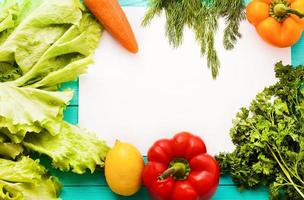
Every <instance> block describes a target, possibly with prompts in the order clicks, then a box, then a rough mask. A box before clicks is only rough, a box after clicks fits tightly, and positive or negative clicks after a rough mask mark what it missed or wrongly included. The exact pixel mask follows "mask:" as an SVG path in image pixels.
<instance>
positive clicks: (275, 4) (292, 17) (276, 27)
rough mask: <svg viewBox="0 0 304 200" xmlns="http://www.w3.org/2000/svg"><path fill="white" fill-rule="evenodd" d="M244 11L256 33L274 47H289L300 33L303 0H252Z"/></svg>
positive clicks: (303, 9)
mask: <svg viewBox="0 0 304 200" xmlns="http://www.w3.org/2000/svg"><path fill="white" fill-rule="evenodd" d="M246 13H247V18H248V21H249V22H250V23H251V24H253V25H254V26H255V27H256V30H257V32H258V34H259V35H260V36H261V37H262V38H263V39H264V40H265V41H266V42H268V43H269V44H272V45H274V46H276V47H290V46H292V45H294V44H295V43H296V42H297V41H298V40H299V39H300V37H301V35H302V31H303V29H304V19H302V18H303V17H304V1H303V0H292V1H291V0H289V1H288V0H272V1H260V0H253V1H251V2H250V3H249V5H248V6H247V9H246Z"/></svg>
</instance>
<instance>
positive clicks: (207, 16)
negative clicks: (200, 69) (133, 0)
mask: <svg viewBox="0 0 304 200" xmlns="http://www.w3.org/2000/svg"><path fill="white" fill-rule="evenodd" d="M244 10H245V3H244V1H243V0H233V1H232V0H214V1H207V0H204V1H201V0H193V1H186V0H185V1H177V0H172V1H169V0H151V1H150V7H149V9H148V11H147V13H146V16H145V17H144V19H143V22H142V24H143V25H144V26H147V25H148V24H149V23H150V22H151V21H152V19H153V18H154V17H155V16H156V15H160V14H161V13H162V11H164V12H165V15H166V18H167V24H166V36H167V37H168V39H169V43H170V44H171V45H172V46H173V47H175V48H177V47H179V46H180V45H181V44H182V42H183V31H184V28H185V27H189V28H190V29H191V30H193V32H194V33H195V37H196V40H197V42H198V43H199V45H200V49H201V54H202V55H207V60H208V62H207V63H208V67H209V68H210V69H211V72H212V77H213V78H216V77H217V75H218V71H219V68H220V61H219V58H218V55H217V52H216V50H215V44H214V43H215V39H214V36H215V33H216V31H217V28H218V20H219V18H224V19H225V22H226V28H225V30H224V40H223V45H224V47H225V49H227V50H229V49H233V47H234V45H235V44H236V42H237V40H238V38H240V37H241V34H240V33H239V25H240V22H241V21H242V20H244V19H245V12H244Z"/></svg>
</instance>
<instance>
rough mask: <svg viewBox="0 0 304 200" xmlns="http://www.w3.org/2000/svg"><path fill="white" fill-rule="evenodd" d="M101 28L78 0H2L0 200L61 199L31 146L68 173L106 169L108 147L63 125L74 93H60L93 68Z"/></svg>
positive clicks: (55, 183)
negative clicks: (71, 82) (34, 158)
mask: <svg viewBox="0 0 304 200" xmlns="http://www.w3.org/2000/svg"><path fill="white" fill-rule="evenodd" d="M101 31H102V28H101V26H100V25H99V24H98V23H97V21H96V20H95V19H94V18H93V17H92V15H91V14H90V13H89V12H88V11H87V10H86V9H85V7H84V6H83V4H82V3H80V1H79V0H35V1H32V0H20V1H17V0H4V1H3V2H2V3H1V4H0V168H1V172H0V199H4V200H57V199H58V198H57V197H58V192H59V190H60V187H59V184H58V180H57V179H56V178H54V177H51V176H50V175H49V174H48V173H47V170H46V169H45V168H44V167H43V166H42V165H40V164H39V161H34V160H32V159H31V158H29V157H28V154H29V153H31V151H35V152H38V153H41V154H45V155H47V156H49V157H50V158H51V159H52V163H53V166H54V167H56V168H59V169H60V170H64V171H73V172H75V173H79V174H82V173H85V171H86V170H87V169H89V170H90V171H91V172H93V171H94V170H95V168H96V167H97V166H100V167H103V165H104V159H105V156H106V153H107V151H108V149H109V148H108V147H107V145H106V144H105V143H104V142H103V141H100V140H98V139H97V138H96V137H95V135H94V134H92V133H88V132H87V131H86V130H83V129H80V128H78V127H76V126H73V125H70V124H68V123H66V122H64V120H63V110H64V109H65V108H66V106H67V105H68V104H69V101H70V100H71V98H72V96H73V92H72V91H57V89H58V88H59V86H60V84H61V83H63V82H67V81H70V80H75V79H76V78H77V77H78V76H79V75H80V74H83V73H85V72H86V70H87V67H88V65H89V64H91V63H92V62H93V60H92V54H93V52H94V50H95V49H96V47H97V45H98V42H99V39H100V36H101Z"/></svg>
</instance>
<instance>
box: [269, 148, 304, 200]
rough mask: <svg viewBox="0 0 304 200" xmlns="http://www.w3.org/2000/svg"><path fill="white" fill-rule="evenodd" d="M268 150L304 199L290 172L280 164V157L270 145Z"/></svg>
mask: <svg viewBox="0 0 304 200" xmlns="http://www.w3.org/2000/svg"><path fill="white" fill-rule="evenodd" d="M267 146H268V148H269V149H270V152H271V154H272V156H273V157H274V159H275V160H276V161H277V163H278V164H279V166H280V168H281V169H282V171H283V173H284V174H285V176H286V177H287V179H288V180H289V182H290V183H291V184H292V186H293V187H294V188H295V190H296V191H297V192H298V193H299V194H300V196H301V197H302V198H303V199H304V194H303V192H302V191H301V190H300V189H299V188H298V187H297V185H296V184H295V183H294V182H293V180H292V178H291V176H290V174H289V172H288V170H287V169H286V168H285V167H284V165H283V164H282V163H281V162H280V160H279V159H278V157H277V156H276V154H275V153H274V152H273V150H272V149H271V147H270V145H268V144H267Z"/></svg>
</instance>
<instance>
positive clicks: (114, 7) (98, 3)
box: [84, 0, 138, 53]
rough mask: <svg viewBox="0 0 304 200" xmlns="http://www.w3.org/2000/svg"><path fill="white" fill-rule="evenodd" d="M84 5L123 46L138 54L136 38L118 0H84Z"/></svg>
mask: <svg viewBox="0 0 304 200" xmlns="http://www.w3.org/2000/svg"><path fill="white" fill-rule="evenodd" d="M84 3H85V5H86V6H87V7H88V9H89V10H90V11H91V12H92V13H93V15H94V16H95V17H96V18H97V19H98V21H99V22H100V23H101V24H102V25H103V26H104V27H105V29H106V30H107V31H108V32H109V33H110V34H111V35H112V36H113V37H114V38H115V39H116V40H118V42H120V43H121V45H122V46H124V47H125V48H126V49H128V50H129V51H130V52H132V53H137V52H138V45H137V41H136V38H135V36H134V33H133V31H132V28H131V26H130V24H129V21H128V19H127V17H126V15H125V13H124V11H123V10H122V8H121V6H120V5H119V2H118V0H84Z"/></svg>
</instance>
